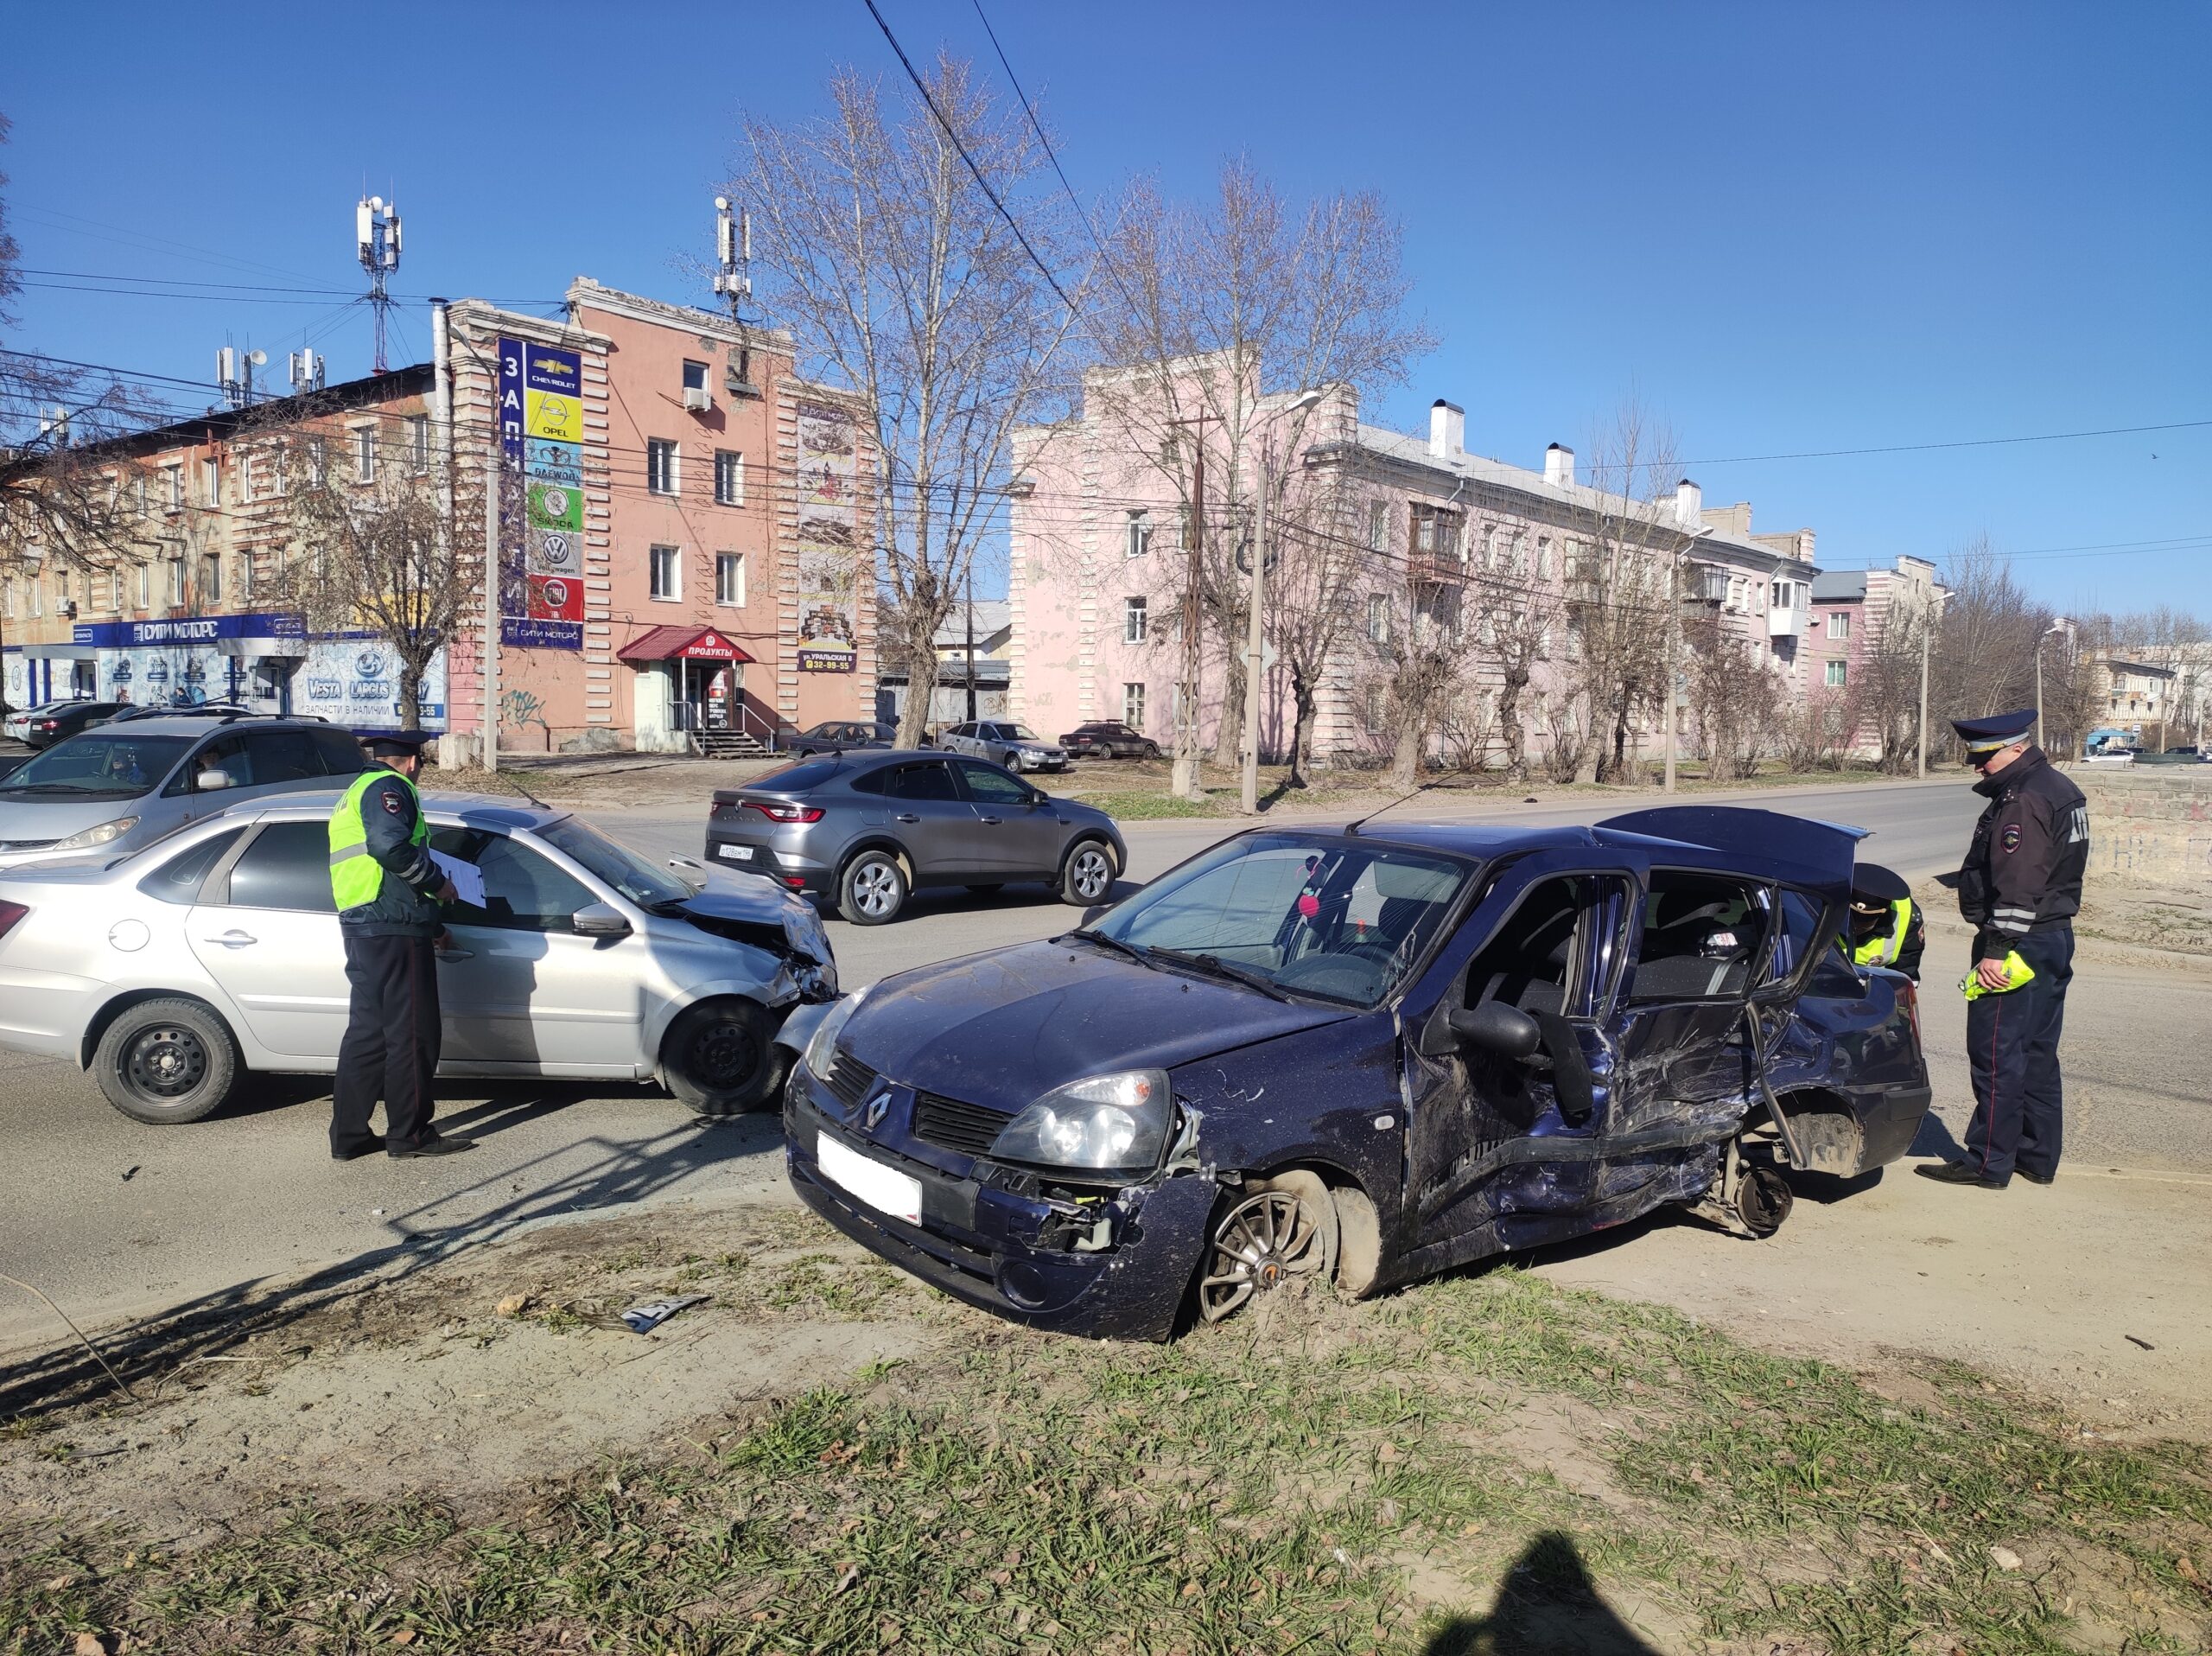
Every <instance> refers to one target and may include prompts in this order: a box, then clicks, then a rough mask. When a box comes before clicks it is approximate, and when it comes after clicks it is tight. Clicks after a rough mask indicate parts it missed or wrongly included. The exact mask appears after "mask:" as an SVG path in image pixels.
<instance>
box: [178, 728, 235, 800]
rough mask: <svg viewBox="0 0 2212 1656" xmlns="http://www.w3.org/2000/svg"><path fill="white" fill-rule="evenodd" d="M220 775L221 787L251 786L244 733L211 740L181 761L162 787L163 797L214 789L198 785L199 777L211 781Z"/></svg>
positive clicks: (205, 791) (199, 782)
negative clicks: (178, 768)
mask: <svg viewBox="0 0 2212 1656" xmlns="http://www.w3.org/2000/svg"><path fill="white" fill-rule="evenodd" d="M216 774H220V776H221V778H222V785H223V787H226V788H230V787H252V786H253V767H252V764H251V761H249V760H248V759H247V757H246V751H245V737H244V736H224V737H222V738H220V739H219V740H217V741H214V742H209V743H207V746H206V747H204V748H200V751H199V752H197V753H195V754H194V755H192V757H191V758H189V759H188V760H186V761H184V765H183V767H182V768H181V769H180V770H179V771H178V772H177V774H175V776H174V777H172V778H171V779H170V780H169V785H168V787H165V788H163V789H162V794H163V796H164V797H167V796H168V795H170V794H175V793H210V792H213V791H214V790H213V789H210V788H207V787H203V786H202V785H201V782H202V779H203V778H205V779H207V780H214V777H215V775H216Z"/></svg>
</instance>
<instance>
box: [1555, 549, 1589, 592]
mask: <svg viewBox="0 0 2212 1656" xmlns="http://www.w3.org/2000/svg"><path fill="white" fill-rule="evenodd" d="M1584 551H1585V548H1584V546H1583V545H1582V543H1581V542H1580V541H1579V540H1570V541H1569V542H1567V547H1566V550H1565V551H1562V552H1560V557H1559V575H1560V580H1562V581H1564V582H1566V583H1567V585H1569V586H1573V584H1574V583H1576V582H1577V581H1580V579H1581V578H1582V556H1583V552H1584Z"/></svg>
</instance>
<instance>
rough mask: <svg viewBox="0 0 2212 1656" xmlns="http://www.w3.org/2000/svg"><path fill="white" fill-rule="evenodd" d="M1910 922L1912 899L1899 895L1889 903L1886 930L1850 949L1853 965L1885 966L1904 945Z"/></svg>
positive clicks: (1895, 956)
mask: <svg viewBox="0 0 2212 1656" xmlns="http://www.w3.org/2000/svg"><path fill="white" fill-rule="evenodd" d="M1911 923H1912V899H1911V898H1910V897H1900V898H1898V899H1897V901H1895V902H1893V903H1891V905H1890V925H1889V929H1888V930H1887V931H1883V932H1877V933H1875V934H1874V935H1873V936H1872V937H1870V938H1868V939H1866V941H1865V942H1864V943H1862V944H1860V945H1859V946H1858V947H1857V948H1856V949H1854V950H1853V951H1852V953H1851V964H1852V965H1854V966H1886V965H1890V964H1891V962H1893V961H1895V960H1896V959H1897V954H1898V952H1899V951H1900V950H1902V949H1903V948H1904V933H1905V928H1906V927H1908V926H1910V924H1911Z"/></svg>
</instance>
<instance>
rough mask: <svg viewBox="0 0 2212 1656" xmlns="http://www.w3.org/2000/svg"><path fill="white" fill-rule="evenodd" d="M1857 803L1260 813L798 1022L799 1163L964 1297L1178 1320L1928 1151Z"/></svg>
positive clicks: (1755, 1194)
mask: <svg viewBox="0 0 2212 1656" xmlns="http://www.w3.org/2000/svg"><path fill="white" fill-rule="evenodd" d="M1858 837H1859V836H1858V834H1857V832H1856V831H1854V830H1849V829H1839V828H1835V827H1833V826H1829V825H1823V824H1817V823H1812V822H1808V821H1804V820H1802V819H1800V818H1791V817H1785V816H1781V815H1778V814H1777V813H1774V812H1764V811H1749V810H1736V809H1729V808H1725V807H1697V806H1691V807H1675V808H1669V809H1662V810H1655V811H1645V812H1636V813H1633V814H1631V815H1629V816H1624V817H1617V818H1613V819H1611V821H1609V822H1607V823H1605V824H1603V825H1599V827H1596V828H1594V829H1585V828H1556V829H1533V830H1527V831H1510V830H1503V829H1493V828H1484V827H1472V826H1449V827H1435V826H1423V827H1397V828H1389V829H1383V828H1376V829H1372V830H1370V831H1353V830H1350V829H1347V830H1344V831H1334V830H1327V829H1311V830H1307V829H1280V830H1278V829H1259V830H1255V831H1252V832H1249V833H1247V834H1244V835H1241V836H1239V837H1237V838H1233V839H1230V840H1228V841H1225V842H1224V843H1223V844H1219V845H1217V846H1215V847H1214V848H1213V849H1211V850H1208V851H1205V852H1204V853H1202V854H1201V855H1200V856H1198V857H1195V858H1193V859H1192V860H1191V861H1190V862H1187V863H1184V864H1183V865H1182V866H1181V867H1179V868H1178V869H1175V870H1173V872H1172V873H1170V874H1168V875H1166V876H1163V877H1162V878H1160V879H1159V880H1157V881H1155V882H1153V883H1152V884H1151V885H1149V886H1147V887H1146V888H1145V889H1143V890H1141V891H1140V892H1138V893H1137V894H1136V895H1133V896H1131V897H1129V898H1128V899H1127V900H1126V901H1122V902H1121V903H1120V904H1118V905H1116V907H1114V908H1111V909H1109V910H1105V911H1103V912H1101V913H1099V914H1096V915H1094V916H1092V917H1090V918H1089V920H1088V923H1087V924H1085V925H1084V926H1083V927H1079V928H1077V930H1075V931H1072V932H1069V933H1065V934H1063V935H1061V936H1059V937H1058V938H1055V939H1052V940H1051V941H1049V942H1042V943H1033V944H1029V945H1026V946H1021V947H1018V948H1013V949H1007V950H1001V951H999V952H995V953H993V954H989V955H984V956H970V957H969V958H968V959H964V960H959V961H952V962H948V963H945V964H944V965H934V966H929V967H925V968H922V969H920V970H918V971H910V972H906V973H902V974H899V976H896V977H893V978H887V979H886V980H884V981H883V982H882V983H880V984H876V985H874V987H873V988H872V989H869V990H866V991H864V992H863V993H861V994H860V995H855V996H851V997H847V998H845V999H844V1000H842V1001H840V1002H838V1003H836V1004H835V1005H833V1006H830V1007H829V1008H827V1009H824V1010H820V1011H816V1012H811V1013H810V1014H808V1015H807V1016H805V1018H804V1022H798V1023H796V1024H794V1025H791V1026H787V1028H786V1029H785V1033H784V1035H781V1036H779V1039H781V1040H784V1041H786V1042H787V1043H788V1044H790V1045H791V1047H792V1048H793V1050H794V1051H798V1052H802V1053H803V1054H804V1057H803V1060H802V1061H801V1062H800V1063H798V1065H796V1066H795V1067H794V1070H793V1074H792V1079H791V1082H790V1083H789V1085H788V1086H786V1088H785V1155H786V1157H787V1165H788V1168H789V1172H790V1176H791V1184H792V1186H793V1188H795V1189H796V1190H797V1191H798V1194H799V1195H800V1196H801V1197H802V1198H803V1199H804V1201H806V1203H807V1204H808V1205H809V1206H810V1207H813V1208H814V1209H815V1210H816V1211H817V1213H821V1214H822V1215H823V1217H825V1218H826V1219H828V1220H829V1221H830V1222H831V1223H832V1224H834V1225H836V1226H837V1227H838V1228H839V1229H840V1230H842V1231H843V1232H845V1233H846V1234H848V1235H849V1236H851V1237H853V1238H855V1239H857V1240H859V1241H860V1242H861V1243H862V1244H864V1245H867V1246H868V1247H870V1248H872V1249H874V1251H875V1252H878V1253H880V1254H882V1255H883V1256H884V1257H886V1258H888V1259H891V1260H893V1261H894V1262H895V1263H897V1264H901V1265H903V1266H904V1267H906V1269H907V1270H909V1271H912V1272H913V1273H915V1274H916V1275H917V1276H919V1277H923V1278H925V1280H927V1281H929V1282H931V1283H935V1284H936V1285H937V1286H938V1287H939V1288H942V1289H944V1290H945V1291H946V1292H947V1293H950V1294H952V1295H955V1296H957V1297H959V1298H962V1299H964V1300H967V1301H969V1302H970V1303H974V1304H976V1305H980V1306H982V1307H984V1308H986V1309H990V1310H994V1311H997V1312H1000V1313H1001V1314H1003V1315H1007V1316H1009V1317H1013V1318H1015V1319H1018V1320H1020V1321H1023V1322H1030V1323H1033V1324H1035V1325H1037V1326H1039V1327H1041V1328H1052V1329H1060V1330H1065V1331H1068V1332H1072V1333H1079V1334H1087V1335H1124V1336H1139V1337H1146V1338H1164V1337H1166V1335H1168V1334H1170V1333H1171V1332H1172V1331H1173V1330H1174V1329H1175V1328H1178V1327H1179V1326H1182V1325H1183V1324H1184V1322H1185V1320H1187V1319H1202V1320H1207V1321H1212V1320H1217V1319H1219V1318H1221V1317H1224V1316H1226V1315H1230V1313H1232V1312H1234V1311H1235V1310H1236V1309H1238V1308H1239V1307H1240V1306H1242V1305H1243V1304H1244V1303H1247V1302H1248V1301H1249V1300H1250V1299H1251V1298H1252V1297H1253V1296H1255V1295H1257V1294H1261V1293H1264V1292H1267V1291H1269V1290H1272V1289H1274V1288H1277V1287H1280V1286H1281V1285H1282V1284H1284V1283H1288V1282H1291V1281H1293V1280H1295V1279H1297V1278H1299V1277H1306V1278H1310V1279H1313V1281H1315V1282H1316V1283H1328V1282H1330V1281H1332V1280H1333V1282H1334V1283H1335V1284H1336V1285H1337V1286H1338V1288H1339V1289H1341V1290H1344V1291H1346V1292H1350V1293H1353V1294H1361V1295H1364V1294H1370V1293H1373V1292H1376V1291H1377V1290H1381V1289H1383V1288H1387V1287H1389V1286H1391V1285H1393V1284H1395V1283H1403V1282H1407V1281H1410V1280H1412V1279H1414V1278H1416V1277H1423V1276H1427V1275H1429V1274H1431V1273H1433V1272H1435V1271H1440V1270H1443V1269H1445V1268H1446V1267H1448V1266H1452V1265H1457V1264H1464V1263H1465V1262H1466V1261H1469V1260H1472V1259H1478V1258H1483V1257H1484V1256H1485V1255H1489V1254H1495V1253H1499V1252H1506V1251H1510V1250H1517V1249H1523V1248H1529V1247H1534V1246H1536V1245H1539V1244H1543V1243H1550V1242H1556V1241H1560V1240H1561V1239H1566V1238H1569V1237H1573V1236H1579V1235H1582V1234H1584V1233H1586V1232H1591V1231H1594V1230H1598V1229H1601V1228H1604V1227H1605V1226H1615V1225H1619V1224H1622V1223H1624V1222H1625V1221H1627V1220H1632V1219H1634V1218H1636V1217H1637V1215H1639V1214H1642V1213H1648V1212H1649V1211H1651V1210H1652V1209H1654V1208H1656V1207H1662V1206H1665V1205H1667V1204H1670V1203H1672V1204H1680V1205H1685V1206H1688V1207H1691V1208H1692V1209H1693V1210H1694V1211H1695V1212H1697V1213H1700V1214H1703V1215H1706V1216H1707V1217H1708V1218H1710V1219H1712V1220H1714V1221H1715V1222H1717V1223H1719V1224H1720V1225H1722V1226H1725V1227H1726V1228H1727V1229H1730V1230H1732V1231H1734V1232H1738V1233H1739V1234H1744V1235H1747V1236H1764V1235H1768V1234H1770V1233H1772V1232H1773V1231H1774V1230H1775V1229H1776V1227H1777V1226H1779V1225H1780V1224H1781V1223H1782V1221H1783V1218H1784V1217H1785V1216H1786V1215H1787V1213H1788V1212H1789V1203H1790V1188H1789V1183H1788V1182H1787V1181H1786V1180H1785V1178H1784V1176H1783V1175H1784V1173H1785V1170H1789V1169H1808V1170H1815V1171H1818V1172H1821V1173H1826V1174H1833V1175H1853V1174H1858V1173H1862V1172H1865V1171H1866V1170H1868V1169H1873V1168H1878V1167H1880V1166H1881V1165H1883V1164H1884V1163H1885V1162H1891V1161H1893V1160H1895V1159H1896V1158H1897V1157H1898V1156H1902V1155H1904V1152H1905V1150H1906V1149H1907V1148H1908V1147H1909V1146H1910V1143H1911V1142H1912V1139H1913V1136H1914V1133H1915V1131H1916V1130H1917V1128H1918V1126H1919V1124H1920V1121H1921V1118H1922V1117H1923V1114H1924V1113H1925V1111H1926V1110H1927V1106H1928V1101H1929V1082H1928V1072H1927V1067H1926V1065H1925V1063H1924V1062H1923V1059H1922V1056H1921V1050H1920V1040H1919V1031H1918V1015H1917V1009H1916V1000H1915V991H1914V989H1913V986H1912V984H1910V981H1909V980H1907V979H1906V978H1904V977H1902V976H1900V975H1898V974H1897V973H1894V972H1891V971H1886V970H1884V969H1881V968H1876V967H1866V968H1859V967H1854V966H1853V965H1852V964H1851V962H1850V960H1849V959H1848V958H1847V956H1846V954H1845V953H1844V952H1843V950H1842V948H1841V947H1840V943H1839V939H1840V936H1841V935H1842V933H1843V929H1844V924H1845V914H1846V905H1847V900H1848V896H1849V892H1850V882H1851V870H1852V863H1853V843H1854V841H1855V840H1856V839H1857V838H1858Z"/></svg>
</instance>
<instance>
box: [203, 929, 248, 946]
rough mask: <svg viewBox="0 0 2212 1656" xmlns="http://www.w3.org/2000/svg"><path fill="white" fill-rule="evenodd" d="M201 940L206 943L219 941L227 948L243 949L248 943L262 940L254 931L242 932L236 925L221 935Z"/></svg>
mask: <svg viewBox="0 0 2212 1656" xmlns="http://www.w3.org/2000/svg"><path fill="white" fill-rule="evenodd" d="M200 940H201V941H202V942H205V943H219V944H221V945H222V946H224V947H225V948H226V949H243V948H245V946H247V945H248V944H251V943H258V942H260V941H261V939H259V938H257V937H256V936H254V934H253V933H251V932H241V931H238V929H237V928H235V927H233V928H232V929H231V930H230V931H227V932H226V933H223V934H222V936H220V937H210V938H203V939H200Z"/></svg>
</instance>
